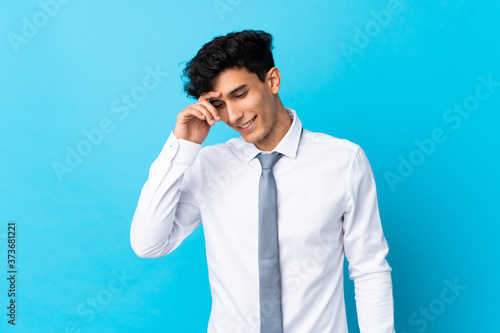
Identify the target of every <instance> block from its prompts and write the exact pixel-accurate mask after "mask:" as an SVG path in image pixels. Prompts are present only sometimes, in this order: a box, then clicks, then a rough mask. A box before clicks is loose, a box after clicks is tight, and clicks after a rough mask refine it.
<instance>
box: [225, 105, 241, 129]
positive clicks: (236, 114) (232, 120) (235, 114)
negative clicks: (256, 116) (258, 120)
mask: <svg viewBox="0 0 500 333" xmlns="http://www.w3.org/2000/svg"><path fill="white" fill-rule="evenodd" d="M227 115H228V120H229V124H231V125H233V126H236V124H238V123H239V122H240V121H241V120H242V118H243V112H242V111H241V110H237V109H235V108H234V107H233V106H230V105H229V104H227Z"/></svg>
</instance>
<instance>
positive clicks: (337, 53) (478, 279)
mask: <svg viewBox="0 0 500 333" xmlns="http://www.w3.org/2000/svg"><path fill="white" fill-rule="evenodd" d="M54 1H55V0H42V1H41V2H37V1H23V2H17V1H12V0H6V1H3V2H2V4H1V5H0V8H1V10H0V110H1V122H0V133H1V137H2V140H0V149H1V150H0V153H1V163H0V174H1V184H0V185H1V187H0V196H1V207H0V208H1V209H0V222H1V225H0V251H1V252H0V257H1V258H4V259H3V260H2V261H1V262H0V267H2V269H1V271H2V273H1V274H0V277H1V278H0V281H1V282H0V295H1V296H0V305H1V306H0V308H1V309H3V310H1V311H0V318H2V319H1V322H0V331H2V332H4V331H14V330H17V331H18V332H206V326H207V322H208V318H209V313H210V304H211V298H210V290H209V284H208V275H207V274H208V273H207V266H206V258H205V249H204V239H203V229H202V227H200V228H197V229H196V230H195V231H194V232H193V233H192V234H191V235H190V236H189V237H188V238H187V239H186V240H185V241H184V242H183V244H182V245H181V246H180V247H179V248H178V249H177V250H175V251H174V252H173V253H171V254H170V255H168V256H165V257H161V258H157V259H142V258H139V257H137V256H136V255H135V254H134V252H133V251H132V249H131V247H130V243H129V232H130V223H131V220H132V216H133V213H134V210H135V207H136V205H137V200H138V198H139V193H140V190H141V188H142V186H143V184H144V182H145V181H146V179H147V174H148V171H149V167H150V165H151V163H152V162H153V161H154V159H155V158H156V157H157V156H158V154H159V152H160V150H161V148H162V146H163V144H164V143H165V141H166V139H167V137H168V134H169V133H170V131H171V130H173V128H174V125H175V119H176V115H177V114H178V113H179V112H180V111H182V109H184V107H186V106H187V105H189V104H192V103H194V102H195V101H194V100H192V99H188V98H186V96H185V94H184V93H183V92H182V81H181V79H180V73H181V70H182V68H183V67H184V62H185V61H187V60H189V59H191V58H192V57H193V56H194V55H195V54H196V52H197V51H198V49H199V48H200V47H201V46H202V45H203V44H204V43H206V42H208V41H210V40H211V39H212V38H214V37H215V36H218V35H225V34H226V33H228V32H231V31H239V30H242V29H247V28H248V29H263V30H265V31H267V32H270V33H271V34H273V36H274V38H275V42H274V45H275V49H274V55H275V62H276V66H277V67H278V68H279V69H280V71H281V78H282V83H281V91H280V97H281V99H282V101H283V103H284V105H285V106H286V107H290V108H293V109H295V110H296V111H297V112H298V114H299V116H300V118H301V120H302V122H303V125H304V127H305V128H306V129H309V130H311V131H315V132H324V133H328V134H330V135H333V136H336V137H340V138H345V139H348V140H350V141H352V142H355V143H357V144H359V145H361V147H363V149H364V150H365V152H366V153H367V156H368V157H369V160H370V162H371V165H372V168H373V171H374V175H375V179H376V183H377V191H378V192H377V193H378V200H379V207H380V214H381V218H382V223H383V228H384V232H385V235H386V238H387V240H388V243H389V247H390V252H389V256H388V261H389V264H390V265H391V267H392V268H393V273H392V278H393V285H394V301H395V321H396V331H397V332H398V333H405V332H406V333H413V332H424V331H425V332H429V333H430V332H486V331H487V332H493V331H498V330H499V328H500V325H499V323H498V320H494V318H495V316H497V310H498V305H497V304H498V303H497V302H498V299H499V296H500V292H499V288H498V281H497V276H498V273H499V268H498V267H499V266H498V259H499V256H498V241H497V237H498V230H499V228H498V223H499V222H500V219H499V214H498V202H499V200H498V199H500V196H499V194H498V185H499V183H500V181H499V175H498V170H499V166H498V161H499V158H498V155H499V153H500V149H499V148H498V143H499V131H498V125H499V124H500V123H499V120H500V116H499V115H500V87H499V86H496V87H494V88H492V91H491V92H489V95H488V97H487V98H484V99H483V100H481V101H479V104H478V105H475V106H474V109H475V110H474V111H471V113H470V116H467V117H460V118H458V117H457V114H455V118H454V119H455V120H453V121H451V120H450V119H448V120H446V119H447V118H446V115H448V116H449V111H448V110H450V108H452V107H453V105H454V104H455V103H456V104H461V103H464V101H467V102H469V103H473V102H474V101H478V99H477V98H476V99H475V97H474V96H475V93H476V88H477V87H478V86H480V85H481V81H480V79H479V78H480V77H482V78H484V79H488V77H489V76H491V77H492V80H493V81H495V82H499V81H500V61H499V59H500V46H499V41H500V27H499V25H498V17H499V16H500V5H499V2H498V1H466V0H463V1H425V2H424V1H407V0H406V1H392V4H396V5H398V4H399V6H396V7H397V8H398V10H397V12H394V11H393V13H392V14H391V17H390V18H388V19H387V20H385V21H383V22H382V21H381V22H382V23H383V24H382V23H377V22H378V21H377V19H376V17H377V14H374V13H373V12H375V13H380V11H383V10H388V9H389V8H393V6H392V5H391V2H388V1H374V0H371V1H367V0H364V1H362V0H350V1H347V0H345V1H300V2H290V1H263V0H254V1H248V0H221V1H215V2H214V1H184V2H180V1H179V2H174V1H169V2H167V1H143V2H135V1H134V2H132V1H106V2H103V1H67V3H64V4H59V5H57V6H55V5H54V4H58V2H54ZM61 1H62V0H61ZM46 3H48V4H49V5H43V4H46ZM44 8H45V9H44ZM47 13H49V14H51V15H49V14H47ZM389 13H390V12H389ZM378 18H379V20H380V15H378ZM386 18H387V17H386ZM35 23H36V24H37V25H38V27H37V26H36V25H34V24H35ZM30 25H33V26H32V27H31V28H32V29H31V30H30V29H29V26H30ZM377 27H378V28H377ZM363 35H364V37H363ZM349 51H351V53H350V52H349ZM148 68H150V70H151V69H152V70H155V69H156V70H159V71H160V72H162V73H163V74H161V76H160V77H159V78H158V84H157V87H156V88H155V89H152V90H150V91H146V90H141V86H142V82H143V79H144V78H145V77H146V76H147V75H148ZM151 82H152V81H151ZM478 89H482V90H481V92H483V93H486V92H488V90H486V88H485V87H484V86H482V87H481V88H478ZM141 91H142V92H146V94H147V95H146V96H142V97H143V98H142V97H141V100H140V101H139V102H138V103H137V105H135V106H134V107H128V108H127V107H125V105H126V104H124V102H122V101H121V100H120V99H121V96H122V94H128V95H130V94H131V93H132V92H134V93H135V94H139V93H140V92H141ZM118 107H121V109H117V108H118ZM118 110H121V111H120V112H116V111H118ZM459 121H460V122H459ZM102 122H104V123H106V122H107V125H106V126H107V127H106V126H104V127H105V128H106V129H107V133H103V135H102V138H99V137H98V136H96V137H95V138H96V139H95V142H96V144H92V145H89V143H88V140H87V138H86V136H85V134H84V131H90V132H91V131H92V130H95V129H96V128H99V126H100V124H101V123H102ZM436 129H437V130H439V129H441V131H442V133H444V135H445V136H446V140H444V142H443V140H441V142H436V143H434V148H433V149H431V150H429V151H427V154H424V153H425V152H424V151H423V148H419V146H418V145H417V144H416V142H415V140H420V141H422V142H424V141H425V142H429V140H430V138H432V134H431V133H432V132H433V131H435V130H436ZM93 133H95V131H94V132H93ZM237 135H238V133H236V132H234V131H233V130H231V129H229V128H227V126H226V125H223V124H222V123H220V125H216V126H214V127H213V128H212V130H211V131H210V134H209V136H208V138H207V140H206V141H205V142H204V145H209V144H216V143H219V142H225V141H227V140H228V139H230V138H232V137H234V136H237ZM426 140H427V141H426ZM85 142H87V143H85ZM77 147H80V149H83V151H85V152H86V155H85V156H82V157H81V160H80V161H77V160H75V161H73V162H74V163H73V166H74V167H72V168H69V169H71V172H69V171H68V170H66V171H67V172H63V173H62V174H61V173H60V172H59V174H58V173H57V172H56V171H55V169H54V165H56V164H57V163H60V164H61V165H62V164H66V158H67V155H68V154H69V153H68V152H69V151H70V150H71V149H73V150H75V149H77ZM85 148H86V149H87V150H85ZM428 148H429V149H430V148H431V147H430V146H428ZM419 158H420V159H419ZM410 159H412V161H413V163H414V164H415V166H414V169H413V170H410V172H408V173H407V174H406V175H405V176H404V177H402V178H400V180H402V179H403V180H404V181H400V182H397V183H395V184H392V185H391V183H390V182H389V181H388V180H387V175H388V174H389V173H392V174H393V175H398V172H399V171H398V167H399V165H400V164H402V163H403V162H401V161H402V160H406V161H409V160H410ZM399 176H401V174H399ZM9 221H16V223H17V243H16V245H17V253H16V265H17V269H18V274H17V285H16V288H17V295H16V304H17V308H16V309H17V313H16V314H17V317H16V323H17V325H16V327H15V328H13V327H11V325H8V324H7V316H6V313H7V309H6V306H7V305H8V302H9V299H8V297H7V289H8V283H7V280H6V277H7V273H6V271H7V260H6V256H7V223H8V222H9ZM118 277H119V278H118ZM345 280H346V287H345V294H346V306H347V313H348V324H349V329H350V332H359V329H358V327H357V320H356V308H355V302H354V292H353V284H352V281H350V280H349V279H348V278H347V272H346V275H345ZM447 283H451V284H453V283H458V284H459V285H461V286H462V290H461V291H459V292H456V293H455V294H453V293H449V292H448V291H447V290H446V288H447ZM443 292H445V295H447V296H448V297H451V296H453V295H454V296H455V297H454V299H453V301H451V302H447V303H445V302H443V299H442V296H441V295H442V293H443ZM446 292H448V293H446ZM96 300H97V301H96ZM92 302H97V303H95V304H94V308H93V307H92V306H91V305H90V304H92ZM424 308H427V309H430V310H429V315H428V316H427V317H425V316H424V315H422V314H421V313H420V311H422V309H424Z"/></svg>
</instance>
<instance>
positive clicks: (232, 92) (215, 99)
mask: <svg viewBox="0 0 500 333" xmlns="http://www.w3.org/2000/svg"><path fill="white" fill-rule="evenodd" d="M246 87H247V84H242V85H239V86H237V87H236V88H234V89H233V90H231V91H230V92H229V94H228V96H231V95H232V94H234V93H235V92H237V91H238V90H240V89H243V88H246ZM210 101H211V102H216V101H219V99H218V98H211V99H210Z"/></svg>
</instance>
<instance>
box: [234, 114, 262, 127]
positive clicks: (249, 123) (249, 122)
mask: <svg viewBox="0 0 500 333" xmlns="http://www.w3.org/2000/svg"><path fill="white" fill-rule="evenodd" d="M256 117H257V116H255V117H253V118H252V119H251V120H250V121H248V122H246V123H245V124H243V125H241V126H238V127H239V128H241V129H245V128H247V127H248V126H250V125H252V123H253V122H254V121H255V118H256Z"/></svg>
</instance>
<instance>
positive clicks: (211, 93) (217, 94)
mask: <svg viewBox="0 0 500 333" xmlns="http://www.w3.org/2000/svg"><path fill="white" fill-rule="evenodd" d="M221 94H222V93H221V92H220V91H207V92H205V93H203V94H201V95H200V98H198V102H199V101H202V100H207V99H210V98H215V97H220V95H221Z"/></svg>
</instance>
